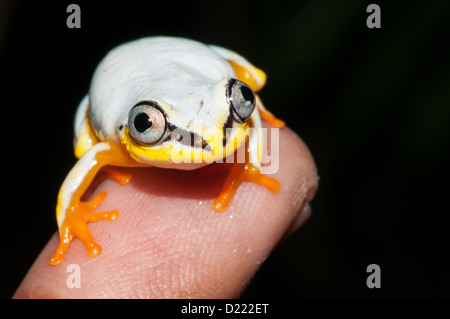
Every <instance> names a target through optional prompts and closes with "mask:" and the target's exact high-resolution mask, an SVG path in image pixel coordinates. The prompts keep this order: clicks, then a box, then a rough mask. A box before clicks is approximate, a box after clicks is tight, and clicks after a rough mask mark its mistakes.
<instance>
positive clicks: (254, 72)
mask: <svg viewBox="0 0 450 319" xmlns="http://www.w3.org/2000/svg"><path fill="white" fill-rule="evenodd" d="M266 78H267V77H266V74H265V73H264V71H262V70H261V69H259V68H257V67H255V66H254V65H253V64H251V63H250V62H249V61H248V60H247V59H245V58H244V57H243V56H241V55H239V54H238V53H236V52H234V51H231V50H228V49H226V48H224V47H221V46H217V45H208V44H204V43H201V42H199V41H196V40H191V39H187V38H181V37H169V36H150V37H144V38H140V39H137V40H132V41H129V42H126V43H123V44H121V45H119V46H117V47H115V48H113V49H112V50H111V51H109V52H108V53H107V54H106V56H105V57H104V58H103V59H102V60H101V61H100V63H99V64H98V66H97V67H96V69H95V71H94V74H93V76H92V79H91V82H90V86H89V89H88V93H87V94H86V96H85V97H84V98H83V99H82V100H81V102H80V104H79V106H78V108H77V110H76V112H75V121H74V153H75V156H76V158H77V162H76V163H75V165H74V166H73V168H72V169H71V170H70V172H69V173H68V175H67V176H66V178H65V179H64V181H63V183H62V185H61V187H60V190H59V193H58V197H57V205H56V220H57V224H58V229H59V245H58V247H57V248H56V251H55V253H54V255H53V257H52V258H51V260H50V264H51V265H54V266H56V265H58V264H60V263H61V262H62V261H63V260H64V256H65V253H66V251H67V249H68V248H69V246H70V244H71V242H72V241H73V240H74V239H75V238H78V239H79V240H81V241H82V242H83V243H84V245H85V247H86V252H87V254H88V255H89V256H91V257H96V256H98V255H100V254H101V251H102V248H101V246H100V244H98V243H97V242H96V241H95V240H94V238H93V235H92V233H91V231H90V229H89V227H88V223H93V222H97V221H101V220H106V221H113V220H116V219H117V218H118V217H119V212H118V211H117V210H114V211H108V212H94V210H95V209H96V207H98V206H99V205H100V203H101V202H102V201H103V200H104V199H105V197H106V195H107V193H106V191H100V192H99V193H98V194H97V195H95V196H93V198H92V199H91V200H87V199H88V198H89V196H90V195H92V193H93V190H94V188H96V186H97V185H98V184H99V182H100V181H102V180H103V179H105V178H108V179H112V180H113V181H115V182H117V183H119V184H120V185H125V184H127V183H129V182H130V180H131V178H132V176H131V174H129V173H124V172H123V171H121V170H120V169H119V168H124V167H149V166H152V167H157V168H158V169H159V168H162V169H163V168H172V169H179V170H194V169H201V168H202V167H204V166H206V165H210V164H212V163H221V162H222V163H223V162H224V161H223V160H224V159H226V158H228V157H229V156H232V155H233V154H235V153H236V152H237V151H238V150H242V149H243V150H244V152H245V154H246V157H245V160H243V161H241V162H235V163H233V164H232V166H231V169H230V170H229V172H228V176H227V178H226V180H225V183H224V185H223V187H222V190H221V192H220V193H219V194H218V195H217V197H216V199H215V200H214V201H213V203H212V208H213V210H215V211H217V212H224V211H225V210H226V209H227V207H228V205H229V203H230V201H231V200H232V197H233V195H234V193H235V192H236V189H237V188H238V187H239V185H240V184H241V183H242V182H243V181H250V182H253V183H257V184H259V185H261V186H263V187H266V188H267V189H268V190H269V191H271V192H274V193H276V192H278V191H279V189H280V183H279V182H278V180H276V179H275V178H272V177H270V176H267V175H264V174H262V173H261V165H262V158H263V149H264V142H265V141H264V134H262V133H259V134H248V132H249V131H250V130H251V129H259V128H261V127H262V120H266V121H267V122H268V123H269V124H270V125H271V126H272V127H276V128H282V127H283V126H284V125H285V123H284V121H282V120H280V119H278V118H277V117H275V116H274V115H273V114H272V113H271V112H270V111H268V110H267V109H266V108H265V106H264V105H263V103H262V101H261V99H260V97H259V96H258V94H257V92H258V91H260V90H261V89H262V88H263V86H264V85H265V82H266ZM255 131H256V132H259V131H258V130H255Z"/></svg>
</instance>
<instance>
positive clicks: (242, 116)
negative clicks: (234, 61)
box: [227, 79, 256, 123]
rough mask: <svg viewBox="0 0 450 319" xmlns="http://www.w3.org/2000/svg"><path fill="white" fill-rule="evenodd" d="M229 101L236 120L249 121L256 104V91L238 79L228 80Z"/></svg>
mask: <svg viewBox="0 0 450 319" xmlns="http://www.w3.org/2000/svg"><path fill="white" fill-rule="evenodd" d="M227 101H228V103H229V104H230V106H231V108H232V109H233V116H234V118H235V120H236V121H238V122H240V123H243V122H245V121H247V119H248V118H249V117H250V115H252V113H253V110H254V109H255V105H256V99H255V93H253V91H252V89H251V88H250V87H249V86H248V85H247V84H245V83H244V82H242V81H239V80H236V79H230V80H229V81H228V89H227Z"/></svg>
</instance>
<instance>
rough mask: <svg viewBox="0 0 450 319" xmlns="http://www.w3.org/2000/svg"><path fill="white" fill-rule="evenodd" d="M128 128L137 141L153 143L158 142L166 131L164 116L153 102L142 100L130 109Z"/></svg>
mask: <svg viewBox="0 0 450 319" xmlns="http://www.w3.org/2000/svg"><path fill="white" fill-rule="evenodd" d="M128 128H129V130H130V134H131V136H132V137H133V138H134V139H135V140H136V141H137V142H139V143H142V144H153V143H156V142H158V141H159V140H160V139H161V137H162V136H163V135H164V132H165V131H166V117H165V116H164V113H163V112H162V111H161V109H160V108H159V106H158V104H156V103H155V102H151V101H149V102H147V101H146V102H142V103H139V104H137V105H135V106H134V107H133V108H132V109H131V111H130V113H129V115H128Z"/></svg>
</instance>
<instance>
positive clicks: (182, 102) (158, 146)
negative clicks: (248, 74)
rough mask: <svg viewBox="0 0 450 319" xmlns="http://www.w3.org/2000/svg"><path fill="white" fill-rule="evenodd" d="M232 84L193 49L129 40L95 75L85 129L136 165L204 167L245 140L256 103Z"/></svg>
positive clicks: (212, 57) (243, 87) (182, 42)
mask: <svg viewBox="0 0 450 319" xmlns="http://www.w3.org/2000/svg"><path fill="white" fill-rule="evenodd" d="M237 77H238V76H237V75H236V72H235V69H234V68H233V66H232V65H231V64H230V63H229V62H227V60H225V59H224V58H223V57H222V56H221V55H220V54H218V53H217V52H216V50H213V49H212V48H211V47H209V46H206V45H204V44H201V43H199V42H196V41H192V40H187V39H180V38H166V37H160V38H144V39H141V40H137V41H132V42H129V43H126V44H123V45H121V46H119V47H117V48H115V49H113V50H112V51H110V53H108V55H107V56H106V57H105V58H104V59H103V60H102V62H101V63H100V64H99V66H98V67H97V69H96V71H95V73H94V77H93V79H92V82H91V87H90V90H89V103H90V106H89V116H90V119H91V123H92V125H93V128H94V130H95V132H96V134H97V135H98V136H99V138H100V139H108V140H112V141H115V142H118V143H122V144H123V145H125V146H126V148H127V150H128V152H129V153H130V155H131V156H132V157H133V158H134V159H135V160H136V161H138V162H141V163H149V164H152V165H156V166H157V165H159V164H162V165H168V164H171V163H177V164H178V163H181V162H183V163H196V164H195V165H194V167H195V166H199V165H204V164H207V163H211V162H213V161H217V160H219V159H222V158H225V157H227V156H229V155H230V154H232V153H234V152H235V151H236V150H237V149H238V148H239V147H241V146H242V145H243V144H244V143H245V141H246V138H247V136H248V131H249V123H248V122H249V121H251V118H250V116H251V114H252V112H253V111H254V109H255V104H256V97H255V94H254V93H253V91H252V89H251V88H250V86H249V85H247V84H246V83H244V82H242V81H239V80H237V79H236V78H237ZM249 84H251V83H249ZM189 167H192V165H181V166H177V168H182V169H186V168H189Z"/></svg>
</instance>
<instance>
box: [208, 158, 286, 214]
mask: <svg viewBox="0 0 450 319" xmlns="http://www.w3.org/2000/svg"><path fill="white" fill-rule="evenodd" d="M244 180H247V181H251V182H254V183H257V184H260V185H263V186H265V187H266V188H267V189H268V190H270V191H271V192H274V193H276V192H278V191H279V190H280V183H279V182H278V181H277V180H276V179H274V178H271V177H269V176H266V175H263V174H261V172H260V170H259V169H258V168H257V167H255V166H254V165H253V164H250V163H236V164H234V165H233V167H232V168H231V171H230V173H229V175H228V178H227V180H226V181H225V184H224V186H223V188H222V191H221V193H220V194H219V196H218V197H217V198H216V199H215V200H214V202H213V208H214V209H215V210H216V211H218V212H223V211H225V210H226V209H227V207H228V203H229V202H230V200H231V198H232V197H233V195H234V192H235V191H236V189H237V188H238V187H239V185H240V184H241V183H242V182H243V181H244Z"/></svg>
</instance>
